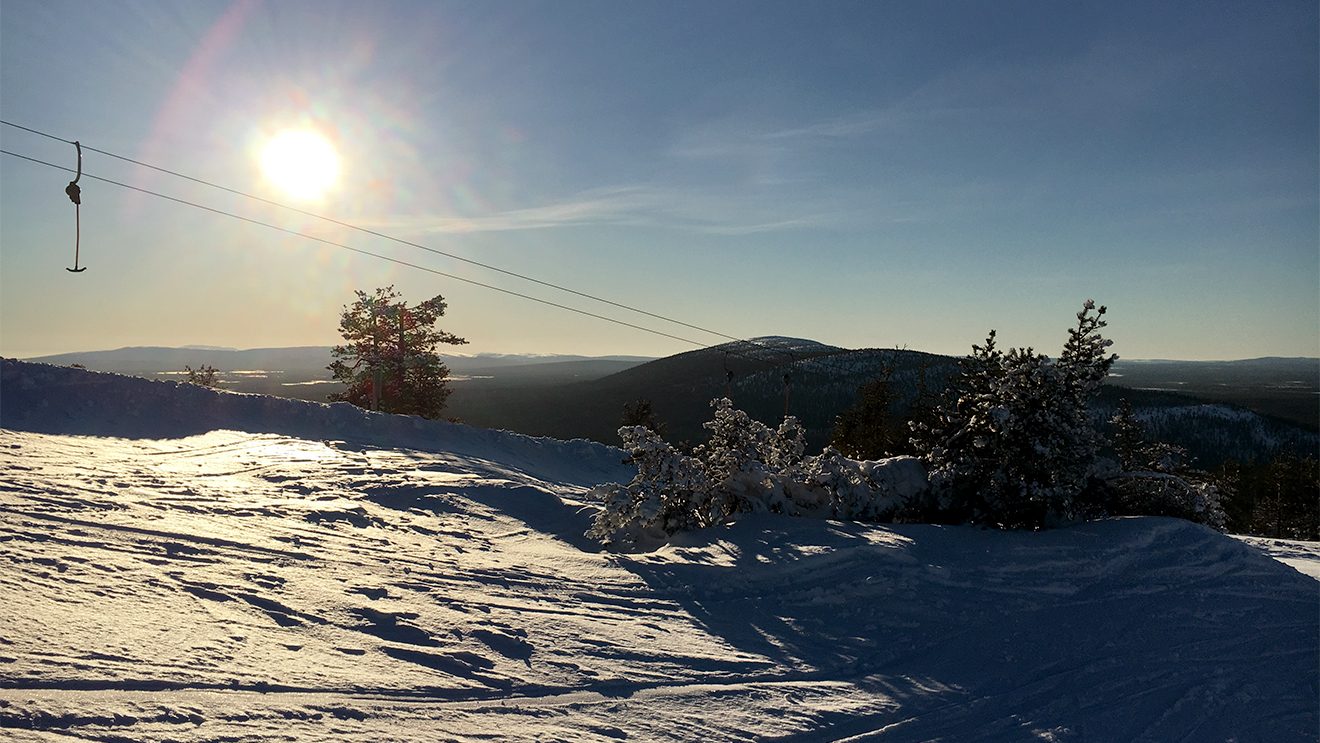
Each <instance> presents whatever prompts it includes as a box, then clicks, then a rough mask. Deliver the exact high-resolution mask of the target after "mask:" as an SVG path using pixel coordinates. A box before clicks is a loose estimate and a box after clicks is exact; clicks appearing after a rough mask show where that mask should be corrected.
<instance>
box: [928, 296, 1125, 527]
mask: <svg viewBox="0 0 1320 743" xmlns="http://www.w3.org/2000/svg"><path fill="white" fill-rule="evenodd" d="M1093 312H1094V314H1092V313H1093ZM1104 313H1105V308H1104V307H1100V308H1099V309H1098V310H1097V309H1096V306H1095V303H1094V302H1092V301H1091V300H1089V299H1088V300H1087V301H1086V303H1085V304H1084V305H1083V306H1082V310H1081V312H1078V313H1077V325H1076V326H1075V327H1074V328H1072V329H1070V330H1069V331H1068V333H1069V338H1068V342H1067V343H1066V344H1065V345H1064V349H1063V352H1062V353H1061V354H1060V355H1059V358H1058V359H1057V360H1056V361H1053V362H1051V361H1050V359H1049V358H1048V357H1046V356H1044V355H1042V354H1038V353H1035V352H1034V351H1033V350H1032V349H1030V348H1026V349H1010V350H1009V352H1008V353H1004V352H1002V351H1000V350H998V349H997V348H996V347H995V333H994V331H991V332H990V335H989V337H988V338H987V339H986V342H985V344H984V345H974V346H972V353H971V355H969V356H968V357H967V358H965V359H964V360H963V361H962V362H961V373H960V374H959V376H958V378H957V379H956V380H955V381H954V383H953V385H952V386H951V387H950V389H949V392H948V394H947V395H946V397H945V400H944V401H943V403H942V404H941V405H940V406H939V407H938V408H937V410H936V411H935V415H934V416H933V421H932V422H930V423H927V424H922V425H920V426H918V427H917V430H916V431H915V432H914V433H915V438H914V444H915V445H916V446H917V448H918V451H921V452H922V459H923V461H924V462H925V463H926V465H927V467H928V468H929V472H930V483H931V492H930V497H929V499H928V500H927V502H926V503H925V505H924V511H925V514H924V515H925V516H926V517H927V518H931V519H935V520H941V521H952V522H973V523H984V524H991V525H996V526H1001V527H1004V528H1039V527H1041V526H1044V525H1046V524H1049V523H1054V522H1058V521H1064V520H1068V519H1071V518H1072V517H1073V515H1074V508H1073V499H1074V498H1075V497H1076V496H1077V495H1078V494H1079V493H1081V492H1082V491H1083V489H1085V488H1086V486H1087V482H1088V478H1089V476H1090V474H1091V468H1092V465H1093V462H1094V460H1095V454H1096V451H1097V450H1098V448H1099V445H1100V438H1099V436H1098V434H1097V433H1096V432H1095V430H1094V427H1093V426H1092V424H1091V421H1090V413H1089V407H1088V406H1089V402H1090V400H1091V398H1092V397H1093V396H1094V395H1095V393H1096V391H1098V389H1099V387H1100V384H1101V383H1102V382H1103V381H1104V379H1105V377H1106V375H1107V374H1108V373H1109V367H1110V366H1111V365H1112V364H1113V362H1114V359H1115V358H1117V357H1116V356H1113V355H1112V354H1108V353H1107V352H1106V350H1107V349H1108V347H1109V345H1110V343H1111V342H1110V341H1109V340H1106V339H1105V338H1103V337H1102V336H1101V335H1100V329H1101V328H1103V327H1105V325H1106V323H1105V322H1104V320H1103V319H1102V317H1103V315H1104Z"/></svg>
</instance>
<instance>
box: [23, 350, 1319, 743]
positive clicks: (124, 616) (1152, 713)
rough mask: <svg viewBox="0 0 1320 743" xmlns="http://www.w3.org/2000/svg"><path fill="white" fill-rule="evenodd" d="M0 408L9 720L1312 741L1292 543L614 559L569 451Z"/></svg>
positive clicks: (1075, 542) (197, 728)
mask: <svg viewBox="0 0 1320 743" xmlns="http://www.w3.org/2000/svg"><path fill="white" fill-rule="evenodd" d="M0 426H3V429H2V430H0V561H3V564H4V565H5V569H4V570H3V571H0V737H16V738H19V739H33V740H50V741H57V740H58V741H65V740H83V739H85V740H113V741H129V740H132V741H138V740H146V741H152V740H179V741H235V740H256V739H278V740H292V741H341V740H371V741H429V740H436V741H440V740H458V741H473V740H490V739H514V740H519V739H521V740H562V741H592V740H602V741H603V740H694V741H696V740H700V741H706V740H716V741H718V740H754V739H774V740H800V741H815V740H842V739H848V740H868V741H870V740H876V741H891V740H892V741H924V740H934V739H940V740H948V741H964V740H1057V741H1069V740H1076V741H1128V740H1151V741H1164V740H1185V741H1200V740H1206V741H1212V740H1213V741H1223V740H1240V741H1303V740H1305V741H1314V740H1315V739H1316V738H1317V734H1318V733H1320V729H1318V726H1320V722H1318V718H1320V714H1318V707H1320V702H1318V701H1317V700H1318V699H1320V679H1318V678H1317V677H1318V675H1320V671H1318V670H1317V669H1318V668H1320V649H1318V648H1317V637H1318V636H1320V632H1318V629H1320V616H1318V613H1320V601H1318V599H1320V583H1317V581H1316V580H1314V579H1312V578H1309V577H1307V576H1304V575H1302V574H1301V573H1299V572H1297V570H1294V569H1293V568H1292V567H1289V566H1288V565H1285V564H1283V563H1281V562H1279V561H1278V560H1275V559H1273V558H1271V557H1270V556H1268V555H1267V554H1266V553H1265V552H1264V551H1262V549H1263V548H1264V549H1273V550H1275V551H1276V552H1279V553H1280V555H1279V556H1280V557H1281V559H1286V560H1292V561H1295V562H1296V564H1298V565H1299V566H1301V567H1303V568H1304V569H1305V568H1308V567H1310V566H1312V565H1314V564H1315V557H1316V556H1317V552H1316V550H1314V549H1311V546H1308V545H1307V543H1295V542H1294V543H1282V544H1274V543H1270V544H1264V543H1262V542H1261V541H1260V540H1251V543H1250V544H1246V543H1243V542H1242V541H1239V540H1237V539H1234V538H1231V537H1225V536H1223V535H1219V534H1216V533H1214V532H1213V531H1210V530H1208V529H1205V528H1203V527H1199V526H1195V525H1192V524H1188V523H1185V522H1180V521H1175V520H1170V519H1122V520H1114V521H1106V522H1099V523H1093V524H1087V525H1082V526H1077V527H1073V528H1068V529H1060V530H1055V531H1049V532H1042V533H1000V532H993V531H982V530H977V529H972V528H962V527H935V526H920V525H905V526H893V527H886V526H878V525H860V524H845V523H838V522H828V521H811V520H789V519H782V518H774V517H755V518H747V519H744V520H742V521H740V522H739V523H736V524H733V525H731V526H728V527H724V528H719V529H712V530H708V531H706V532H702V533H698V534H691V535H686V536H684V537H681V538H680V539H678V540H676V542H675V543H674V544H672V545H670V546H668V547H665V548H663V549H661V550H659V551H657V552H655V553H651V554H641V555H616V554H608V553H602V552H599V551H597V550H596V549H595V547H594V546H593V545H592V544H591V543H590V542H588V541H587V540H586V539H584V538H583V537H582V536H581V535H582V533H583V532H584V531H585V529H586V527H587V523H588V520H589V518H590V512H591V509H592V508H593V504H591V503H589V502H586V501H587V496H586V493H587V491H588V490H589V488H590V486H592V485H594V484H596V483H599V482H602V481H606V480H611V479H617V478H627V477H628V476H629V475H630V469H629V468H627V467H624V466H622V465H621V464H620V459H621V456H622V455H621V453H620V452H619V451H618V450H615V449H611V448H609V447H605V446H601V445H598V444H593V443H590V442H583V441H576V442H557V441H553V440H547V439H533V438H528V437H524V436H519V435H516V434H509V433H504V432H497V431H486V430H481V429H473V428H469V427H466V426H459V425H453V424H446V423H437V422H429V421H422V420H419V419H414V418H406V417H395V416H384V415H376V414H371V413H365V412H362V411H359V410H356V409H353V408H351V407H348V406H343V405H337V406H325V405H316V404H313V403H303V402H295V401H288V400H279V399H276V398H269V397H260V396H251V395H237V394H233V393H220V392H213V391H209V390H204V389H200V388H196V387H190V386H187V385H179V384H176V383H173V382H153V381H147V380H139V379H131V378H127V377H119V376H115V375H108V374H97V373H91V372H84V371H80V370H73V369H62V368H58V367H51V366H44V365H39V364H26V363H20V362H12V361H8V360H6V361H4V362H3V363H0ZM1265 541H1270V542H1273V540H1265ZM1285 551H1286V552H1287V554H1286V555H1284V554H1282V552H1285ZM1313 574H1314V573H1313Z"/></svg>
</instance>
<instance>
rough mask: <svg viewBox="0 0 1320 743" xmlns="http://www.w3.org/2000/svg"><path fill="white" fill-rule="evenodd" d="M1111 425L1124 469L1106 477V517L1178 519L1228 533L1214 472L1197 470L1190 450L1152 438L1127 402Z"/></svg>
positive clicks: (1122, 402) (1115, 415)
mask: <svg viewBox="0 0 1320 743" xmlns="http://www.w3.org/2000/svg"><path fill="white" fill-rule="evenodd" d="M1110 423H1111V424H1112V425H1113V431H1114V433H1113V444H1114V451H1115V453H1116V454H1117V455H1118V463H1117V464H1118V467H1117V468H1115V469H1116V470H1117V471H1116V472H1112V473H1108V477H1106V479H1105V482H1106V484H1107V485H1108V493H1107V496H1108V497H1107V498H1106V500H1105V502H1104V503H1103V504H1102V508H1103V510H1104V512H1105V513H1107V514H1109V515H1115V516H1176V517H1178V518H1183V519H1187V520H1189V521H1196V522H1199V523H1202V524H1206V525H1207V526H1210V527H1212V528H1214V529H1218V530H1220V531H1222V530H1223V529H1224V522H1225V515H1224V508H1223V504H1222V500H1223V494H1222V493H1221V492H1220V488H1219V486H1218V484H1216V483H1215V482H1213V481H1212V480H1211V478H1210V475H1209V474H1207V473H1205V472H1200V471H1198V470H1195V469H1193V468H1192V466H1191V463H1190V458H1189V457H1188V455H1187V450H1186V449H1183V448H1182V447H1180V446H1175V445H1173V444H1167V443H1164V442H1160V441H1150V440H1148V439H1147V437H1146V433H1145V429H1144V427H1143V426H1142V424H1141V421H1139V420H1138V419H1137V417H1136V414H1135V413H1134V412H1133V410H1132V406H1131V405H1130V404H1129V403H1128V402H1127V400H1122V401H1120V402H1119V405H1118V411H1117V412H1116V413H1115V414H1114V417H1113V419H1112V420H1111V421H1110Z"/></svg>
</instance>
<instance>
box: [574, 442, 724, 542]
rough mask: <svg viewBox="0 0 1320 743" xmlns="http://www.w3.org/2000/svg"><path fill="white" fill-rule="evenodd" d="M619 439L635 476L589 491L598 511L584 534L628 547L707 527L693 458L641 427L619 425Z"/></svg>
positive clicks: (706, 491) (701, 477)
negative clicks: (623, 482) (599, 505)
mask: <svg viewBox="0 0 1320 743" xmlns="http://www.w3.org/2000/svg"><path fill="white" fill-rule="evenodd" d="M619 436H620V437H622V438H623V445H624V447H625V448H627V449H628V451H629V452H630V453H631V455H632V456H631V461H632V463H633V464H635V465H637V476H636V477H634V478H633V479H632V481H631V482H629V483H628V484H627V485H620V484H617V483H610V484H607V485H599V486H597V487H596V488H595V489H594V490H593V491H592V493H593V494H594V495H596V496H597V497H599V498H600V499H601V502H602V504H603V506H604V507H603V508H602V510H601V511H600V512H599V513H598V514H597V515H596V519H595V521H594V522H593V523H592V526H591V529H590V530H589V531H588V532H587V535H588V536H590V537H594V538H596V539H599V540H600V541H601V542H604V543H606V544H613V545H618V546H622V547H625V548H633V547H640V546H644V545H645V544H646V543H648V542H654V541H663V539H664V538H665V537H666V536H668V535H670V534H674V533H676V532H680V531H687V530H690V529H698V528H701V527H703V526H708V525H709V524H710V523H711V522H710V521H709V520H708V516H709V513H710V510H711V509H710V500H711V487H710V481H709V480H708V478H707V476H706V470H705V468H703V467H702V466H701V463H700V462H699V461H698V460H696V459H694V458H693V457H689V456H687V455H685V454H682V453H680V452H678V451H677V450H675V449H674V447H672V446H670V445H669V444H667V443H665V442H664V440H663V439H661V438H660V435H659V434H657V433H656V432H655V431H652V430H651V429H649V428H646V427H645V426H624V427H623V428H620V429H619Z"/></svg>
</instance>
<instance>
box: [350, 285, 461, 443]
mask: <svg viewBox="0 0 1320 743" xmlns="http://www.w3.org/2000/svg"><path fill="white" fill-rule="evenodd" d="M398 300H399V294H398V293H397V292H395V291H394V287H393V286H388V287H385V288H384V289H377V290H376V291H375V292H374V293H372V294H368V293H366V292H363V291H359V292H357V301H355V302H354V303H353V304H351V305H347V306H345V307H344V312H343V314H342V315H341V316H340V319H339V332H340V334H341V335H342V336H343V337H344V341H345V343H344V344H343V345H340V346H335V347H334V348H333V349H332V350H331V352H330V353H331V356H332V357H333V359H334V360H333V362H332V363H331V364H330V367H329V368H330V371H331V372H332V373H333V374H334V378H335V379H336V380H338V381H340V382H343V383H344V384H346V385H347V387H348V388H347V389H346V390H345V391H343V392H341V393H337V394H335V395H332V396H331V397H330V399H331V400H343V401H346V402H350V403H353V404H354V405H357V406H359V407H364V408H369V409H372V410H381V411H384V412H387V413H398V414H404V415H420V416H422V417H424V418H439V417H440V413H441V411H442V410H443V409H444V406H445V401H446V400H447V399H448V398H449V393H450V389H449V386H448V383H447V379H446V378H447V377H448V376H449V368H448V367H447V366H445V364H444V362H443V361H441V359H440V355H439V353H438V352H437V347H438V346H439V345H440V344H450V345H460V344H464V343H467V341H466V340H464V339H462V338H459V337H458V336H456V335H453V334H451V333H446V332H444V331H441V330H437V329H436V328H435V327H434V325H435V323H436V321H437V320H439V318H440V317H442V316H443V315H444V314H445V309H446V305H445V300H444V297H440V296H436V297H434V298H432V299H428V300H426V301H424V302H421V303H419V304H417V305H416V306H414V307H409V306H408V305H407V303H405V302H402V301H398Z"/></svg>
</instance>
